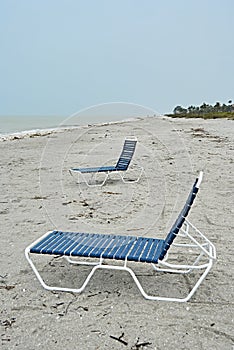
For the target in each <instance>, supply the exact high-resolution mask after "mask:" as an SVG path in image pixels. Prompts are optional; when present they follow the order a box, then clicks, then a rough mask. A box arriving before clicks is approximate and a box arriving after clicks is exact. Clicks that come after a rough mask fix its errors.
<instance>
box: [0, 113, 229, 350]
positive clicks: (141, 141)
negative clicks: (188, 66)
mask: <svg viewBox="0 0 234 350" xmlns="http://www.w3.org/2000/svg"><path fill="white" fill-rule="evenodd" d="M133 135H134V136H136V137H137V138H138V145H137V150H136V153H135V156H134V160H133V164H132V168H133V171H132V173H130V174H129V175H128V176H130V177H132V178H133V177H134V176H136V175H137V166H143V167H144V173H143V175H142V178H141V180H140V182H139V183H138V184H135V183H130V184H123V183H122V182H121V181H120V179H119V178H118V177H117V175H113V176H112V177H111V178H110V180H109V181H108V182H107V183H106V185H105V186H103V187H95V188H91V189H90V188H89V187H87V186H86V185H85V184H84V183H80V184H76V182H75V181H74V179H73V178H72V177H71V176H70V174H69V172H68V169H69V168H70V167H73V166H86V165H87V166H95V165H96V166H99V165H112V164H113V163H114V162H115V160H116V159H117V158H118V156H119V152H120V150H121V147H122V143H123V140H124V138H125V137H126V136H133ZM233 139H234V122H233V121H229V120H201V119H197V120H192V119H169V118H164V117H162V118H153V117H148V118H142V119H138V120H135V121H132V122H131V121H128V122H125V123H116V124H110V125H108V124H106V125H99V126H89V127H83V128H81V129H73V130H72V129H71V130H63V131H62V132H46V133H44V135H43V136H40V133H38V134H31V135H24V137H22V138H17V137H12V138H11V139H5V140H4V139H2V140H1V142H0V147H1V200H0V220H1V240H0V242H1V260H0V261H1V264H0V295H1V314H0V330H1V332H0V334H1V339H0V343H1V348H2V349H30V350H31V349H38V348H40V349H51V350H53V349H57V348H58V347H59V348H63V349H69V348H73V349H91V350H94V349H116V350H118V349H149V350H150V349H172V348H175V349H212V350H213V349H222V350H224V349H227V350H231V349H233V348H234V332H233V329H234V312H233V299H234V293H233V289H234V287H233V286H234V284H233V270H234V268H233V260H234V258H233V257H234V249H233V247H234V240H233V227H234V219H233V217H234V216H233V172H234V171H233V170H234V169H233V168H234V166H233ZM134 169H135V170H134ZM199 170H203V171H204V181H203V183H202V185H201V190H200V192H199V195H198V198H197V200H196V203H195V205H194V208H193V210H192V212H191V214H190V220H191V221H192V223H194V224H195V225H196V226H197V227H198V228H199V229H200V230H201V231H202V232H203V233H204V234H206V235H207V237H208V238H209V239H210V240H211V241H212V242H213V243H214V244H215V246H216V249H217V254H218V259H217V262H216V264H215V265H214V267H213V269H212V270H211V272H210V273H209V275H208V276H207V278H206V279H205V281H204V282H203V284H202V285H201V286H200V288H199V289H198V291H197V293H196V294H195V295H194V297H193V298H192V299H191V301H190V302H188V303H182V304H181V303H169V302H155V301H154V302H153V301H152V302H151V301H147V300H145V299H144V298H143V297H142V296H141V294H140V293H139V291H138V289H137V288H136V286H135V284H134V283H133V281H132V280H131V277H130V275H128V274H127V273H123V272H115V273H113V272H111V271H99V272H97V273H96V274H95V275H94V277H93V278H92V280H91V281H90V283H89V284H88V286H87V289H86V290H85V291H84V292H83V293H82V294H80V295H78V294H76V295H75V294H72V293H61V292H60V293H54V292H49V291H46V290H44V289H43V288H42V287H41V285H40V284H39V282H38V281H37V280H36V278H35V275H34V273H33V271H32V270H31V268H30V266H29V265H28V263H27V261H26V259H25V257H24V249H25V247H26V246H27V245H29V244H30V243H31V242H32V241H34V240H35V239H36V238H38V237H39V236H41V235H42V234H44V233H45V232H46V231H48V230H51V229H60V230H72V231H87V232H100V233H119V234H133V235H145V236H150V237H159V238H163V237H165V234H166V232H167V230H168V228H169V227H170V224H171V223H172V221H173V219H174V218H175V216H176V213H177V212H178V210H179V209H180V208H181V205H182V204H183V203H184V199H185V198H186V196H187V194H188V191H189V190H190V187H191V185H192V183H193V181H194V178H195V176H196V175H197V174H198V172H199ZM37 261H38V264H37V266H38V268H39V270H40V271H41V272H42V274H43V276H44V278H45V279H46V280H47V281H50V282H51V283H52V284H53V283H56V281H57V282H58V283H60V284H61V285H62V284H63V285H64V284H65V285H67V286H72V287H78V286H79V283H80V281H81V279H82V278H83V277H84V273H85V269H84V268H81V273H80V274H78V273H77V267H72V268H70V266H69V265H68V264H67V263H66V262H65V261H64V260H62V259H51V258H47V257H45V256H44V257H42V258H39V257H38V259H37ZM136 270H137V273H138V274H139V275H140V279H141V280H142V281H144V285H145V286H146V289H149V290H151V289H152V290H153V289H154V290H155V291H156V292H157V291H158V292H161V294H167V293H168V294H169V293H170V294H171V295H182V292H183V290H187V289H188V288H189V287H190V285H191V283H192V282H193V278H192V277H191V278H190V277H188V278H181V277H180V276H173V275H171V274H155V273H154V272H153V271H152V270H151V269H149V268H147V267H146V268H145V266H144V264H137V267H136ZM115 338H119V340H118V339H115Z"/></svg>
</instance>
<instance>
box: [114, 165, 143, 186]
mask: <svg viewBox="0 0 234 350" xmlns="http://www.w3.org/2000/svg"><path fill="white" fill-rule="evenodd" d="M143 170H144V168H142V167H140V175H139V176H138V178H137V179H136V180H133V181H129V180H125V179H124V176H123V175H122V174H121V171H118V174H119V176H120V177H121V179H122V181H123V182H124V183H137V182H139V180H140V178H141V175H142V173H143Z"/></svg>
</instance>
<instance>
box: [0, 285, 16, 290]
mask: <svg viewBox="0 0 234 350" xmlns="http://www.w3.org/2000/svg"><path fill="white" fill-rule="evenodd" d="M13 288H15V286H11V285H3V286H0V289H6V290H11V289H13Z"/></svg>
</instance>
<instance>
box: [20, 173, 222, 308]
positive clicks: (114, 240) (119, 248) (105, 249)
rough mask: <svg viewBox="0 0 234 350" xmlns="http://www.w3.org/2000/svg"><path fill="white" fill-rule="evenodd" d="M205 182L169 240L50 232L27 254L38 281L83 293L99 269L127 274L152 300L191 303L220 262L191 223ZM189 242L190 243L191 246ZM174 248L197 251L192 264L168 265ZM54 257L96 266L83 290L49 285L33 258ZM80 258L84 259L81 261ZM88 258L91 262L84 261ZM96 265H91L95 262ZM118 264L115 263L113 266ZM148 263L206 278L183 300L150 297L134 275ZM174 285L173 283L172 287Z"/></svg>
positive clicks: (191, 196) (192, 195)
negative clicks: (190, 216) (178, 240)
mask: <svg viewBox="0 0 234 350" xmlns="http://www.w3.org/2000/svg"><path fill="white" fill-rule="evenodd" d="M201 180H202V172H201V173H200V175H199V177H198V178H197V179H196V181H195V183H194V185H193V187H192V190H191V192H190V194H189V196H188V199H187V201H186V203H185V205H184V207H183V209H182V211H181V212H180V214H179V216H178V218H177V219H176V221H175V223H174V224H173V226H172V228H171V230H170V231H169V233H168V234H167V236H166V238H165V239H157V238H147V237H137V236H124V235H111V234H97V233H81V232H62V231H50V232H47V233H46V234H45V235H43V236H42V237H40V238H39V239H38V240H36V241H35V242H33V243H32V244H30V245H29V246H28V247H27V248H26V250H25V255H26V258H27V260H28V262H29V264H30V265H31V267H32V269H33V271H34V272H35V274H36V276H37V278H38V280H39V281H40V283H41V284H42V286H43V287H44V288H45V289H48V290H53V291H67V292H76V293H80V292H82V291H83V290H84V289H85V287H86V285H87V284H88V282H89V280H90V278H91V277H92V275H93V274H94V272H95V271H96V270H97V269H112V270H122V271H127V272H129V273H130V274H131V276H132V277H133V280H134V281H135V283H136V285H137V287H138V288H139V290H140V292H141V293H142V295H143V296H144V297H145V298H146V299H149V300H167V301H179V302H185V301H188V300H189V299H190V298H191V297H192V295H193V294H194V293H195V291H196V290H197V288H198V287H199V285H200V284H201V282H202V281H203V280H204V278H205V277H206V275H207V274H208V272H209V271H210V269H211V267H212V265H213V262H214V260H215V259H216V250H215V247H214V245H213V244H212V243H211V242H210V241H209V240H208V239H207V238H206V237H205V236H204V235H203V234H202V233H201V232H200V231H199V230H198V229H196V227H195V226H193V225H192V224H191V223H190V222H189V221H188V219H187V216H188V213H189V211H190V209H191V206H192V204H193V202H194V199H195V197H196V195H197V192H198V189H199V186H200V183H201ZM177 236H182V239H183V240H185V241H186V242H183V243H177V244H175V243H174V240H175V238H176V237H177ZM187 240H188V241H189V242H188V243H187ZM172 246H174V247H177V248H179V249H182V250H184V251H183V253H182V255H181V256H182V257H183V256H185V253H187V254H188V253H189V252H191V251H193V253H196V257H195V260H194V255H192V257H193V260H194V261H192V262H191V263H186V264H172V263H169V262H168V257H169V250H171V249H172ZM33 254H34V256H35V255H40V256H41V255H44V254H45V255H51V256H58V257H59V256H60V257H64V258H65V259H66V260H67V261H68V262H69V263H72V264H78V265H79V264H82V265H84V264H86V265H93V268H92V270H91V272H90V273H89V274H88V276H87V278H86V280H85V281H84V283H83V285H82V286H81V287H80V288H78V289H77V288H69V287H53V286H49V285H47V284H46V283H45V282H44V280H43V279H42V277H41V275H40V274H39V272H38V270H37V269H36V267H35V265H34V263H33V261H32V259H31V255H33ZM79 258H82V259H80V260H79ZM85 258H88V261H87V259H86V261H85V260H84V259H85ZM90 258H92V259H94V262H93V261H90V260H92V259H90ZM113 262H114V263H113ZM134 263H142V264H143V263H147V264H151V265H152V267H153V268H154V270H156V271H165V272H174V273H178V274H180V273H181V274H187V273H189V272H191V271H197V270H198V271H201V272H202V275H201V276H200V277H199V279H198V281H197V282H196V284H195V285H194V287H193V288H192V289H191V290H190V291H189V293H188V294H187V295H186V296H185V297H182V298H175V297H165V296H157V295H149V294H147V293H146V292H145V290H144V289H143V287H142V285H141V283H140V281H139V279H138V278H137V276H136V274H135V273H134V271H133V269H132V267H130V266H129V265H130V264H133V265H134ZM168 285H170V283H168Z"/></svg>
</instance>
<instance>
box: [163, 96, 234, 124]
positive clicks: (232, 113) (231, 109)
mask: <svg viewBox="0 0 234 350" xmlns="http://www.w3.org/2000/svg"><path fill="white" fill-rule="evenodd" d="M167 116H169V117H174V118H177V117H180V118H204V119H216V118H227V119H232V120H234V104H233V103H232V100H229V101H228V104H225V103H223V104H221V103H220V102H216V103H215V104H214V105H210V104H207V103H205V102H204V103H203V104H202V105H201V106H192V105H191V106H189V107H188V108H184V107H182V106H176V107H175V108H174V110H173V113H172V114H167Z"/></svg>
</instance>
